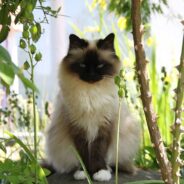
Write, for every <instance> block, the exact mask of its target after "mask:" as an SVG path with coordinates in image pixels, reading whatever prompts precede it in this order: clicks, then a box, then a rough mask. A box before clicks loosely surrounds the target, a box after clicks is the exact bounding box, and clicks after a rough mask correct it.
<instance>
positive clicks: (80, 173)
mask: <svg viewBox="0 0 184 184" xmlns="http://www.w3.org/2000/svg"><path fill="white" fill-rule="evenodd" d="M73 177H74V178H75V179H76V180H85V179H86V175H85V172H84V171H81V170H77V171H75V173H74V175H73Z"/></svg>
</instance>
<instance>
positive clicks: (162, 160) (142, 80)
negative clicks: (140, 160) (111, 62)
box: [131, 0, 173, 184]
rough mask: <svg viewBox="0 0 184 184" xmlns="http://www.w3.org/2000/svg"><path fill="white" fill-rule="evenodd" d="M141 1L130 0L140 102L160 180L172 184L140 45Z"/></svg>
mask: <svg viewBox="0 0 184 184" xmlns="http://www.w3.org/2000/svg"><path fill="white" fill-rule="evenodd" d="M140 7H141V0H132V10H131V12H132V27H133V38H134V49H135V55H136V72H137V74H138V80H139V84H140V91H141V100H142V104H143V107H144V113H145V117H146V121H147V125H148V129H149V133H150V137H151V141H152V143H153V145H154V149H155V153H156V157H157V160H158V163H159V166H160V169H161V174H162V178H163V180H164V182H165V184H172V183H173V182H172V177H171V164H170V162H169V160H168V158H167V154H166V151H165V147H164V144H163V141H162V138H161V135H160V131H159V129H158V125H157V116H156V114H155V112H154V110H153V105H152V96H151V93H150V89H149V79H148V74H147V70H146V66H147V61H146V58H145V51H144V48H143V45H142V43H141V39H142V34H143V30H141V14H140Z"/></svg>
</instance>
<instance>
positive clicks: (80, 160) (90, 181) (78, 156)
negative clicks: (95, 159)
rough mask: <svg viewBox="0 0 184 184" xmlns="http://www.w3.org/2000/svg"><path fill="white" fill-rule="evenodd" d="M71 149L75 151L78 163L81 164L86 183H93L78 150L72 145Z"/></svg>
mask: <svg viewBox="0 0 184 184" xmlns="http://www.w3.org/2000/svg"><path fill="white" fill-rule="evenodd" d="M72 149H73V152H74V153H75V155H76V157H77V159H78V160H79V162H80V164H81V166H82V169H83V171H84V173H85V175H86V178H87V181H88V184H93V182H92V180H91V178H90V175H89V174H88V171H87V169H86V167H85V165H84V162H83V161H82V159H81V157H80V155H79V153H78V151H77V150H76V149H75V148H74V147H72Z"/></svg>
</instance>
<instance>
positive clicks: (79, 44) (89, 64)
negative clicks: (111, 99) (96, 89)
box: [63, 33, 120, 83]
mask: <svg viewBox="0 0 184 184" xmlns="http://www.w3.org/2000/svg"><path fill="white" fill-rule="evenodd" d="M63 65H65V67H66V69H67V70H68V72H70V73H71V74H73V75H75V76H77V77H78V78H79V79H80V80H82V81H85V82H87V83H95V82H98V81H101V80H103V79H104V78H113V77H114V76H115V75H116V74H117V72H118V71H119V68H120V61H119V59H118V57H117V55H116V54H115V49H114V34H113V33H111V34H109V35H108V36H107V37H105V38H104V39H99V40H95V41H88V40H84V39H81V38H79V37H78V36H76V35H74V34H71V35H70V36H69V49H68V54H67V56H66V57H65V58H64V60H63Z"/></svg>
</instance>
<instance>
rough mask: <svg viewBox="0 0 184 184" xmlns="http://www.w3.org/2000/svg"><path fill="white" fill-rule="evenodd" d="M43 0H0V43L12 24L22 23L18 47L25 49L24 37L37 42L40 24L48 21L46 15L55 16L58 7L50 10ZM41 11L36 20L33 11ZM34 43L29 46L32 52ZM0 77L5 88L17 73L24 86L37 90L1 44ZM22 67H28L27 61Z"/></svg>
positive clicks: (37, 56) (36, 56) (6, 35)
mask: <svg viewBox="0 0 184 184" xmlns="http://www.w3.org/2000/svg"><path fill="white" fill-rule="evenodd" d="M44 3H45V1H43V0H17V1H14V0H2V2H1V3H0V25H1V26H2V27H1V30H0V43H1V42H3V41H4V40H5V39H6V38H7V37H8V33H9V31H10V28H11V26H12V25H13V24H23V25H24V31H23V34H22V36H23V39H21V40H20V47H21V48H23V49H25V48H26V46H27V45H26V43H25V40H24V39H28V38H29V39H31V40H32V41H33V42H35V43H36V42H37V41H38V40H39V39H40V37H41V34H42V26H41V25H42V24H43V23H48V18H47V15H50V16H53V17H57V16H58V13H59V11H60V8H58V9H57V10H52V9H51V7H49V6H44ZM35 10H37V11H42V12H43V14H44V16H43V17H42V19H39V20H37V19H36V17H35V16H34V11H35ZM33 47H34V45H33V46H32V47H31V48H30V50H32V52H34V48H33ZM0 53H1V54H0V64H1V68H0V79H1V80H2V81H1V84H3V85H4V86H5V87H7V89H8V88H9V86H11V85H12V83H13V81H14V78H15V75H17V76H18V77H19V78H20V80H21V81H22V82H23V84H24V86H25V87H27V88H31V89H33V90H34V91H36V90H37V88H36V86H35V85H34V83H32V82H31V81H29V80H27V78H25V77H24V75H23V71H22V69H21V68H19V67H17V66H16V65H15V64H14V63H13V62H12V60H11V57H10V55H9V54H8V52H7V51H6V49H4V48H3V47H2V46H0ZM35 59H36V60H37V61H39V60H40V59H41V53H39V52H38V53H36V54H35ZM24 67H25V68H24V69H26V67H28V65H27V62H25V64H24Z"/></svg>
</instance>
